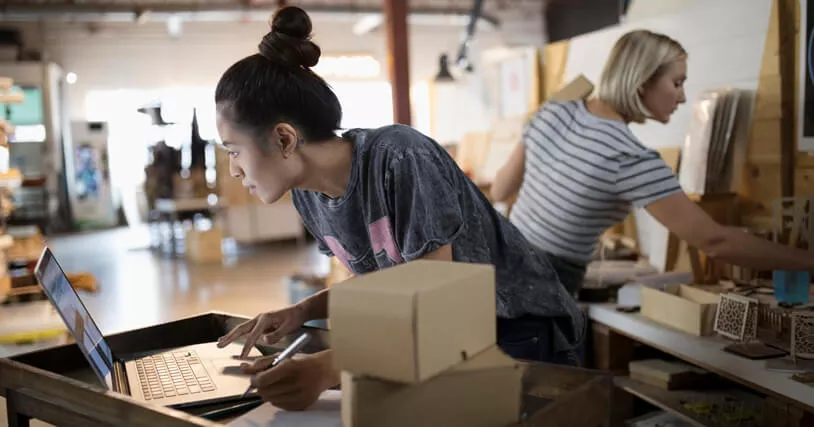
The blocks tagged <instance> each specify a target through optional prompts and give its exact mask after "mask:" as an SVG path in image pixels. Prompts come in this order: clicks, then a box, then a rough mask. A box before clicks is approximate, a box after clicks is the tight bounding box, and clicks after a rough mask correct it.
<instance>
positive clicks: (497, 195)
mask: <svg viewBox="0 0 814 427" xmlns="http://www.w3.org/2000/svg"><path fill="white" fill-rule="evenodd" d="M489 197H491V199H492V200H493V201H495V202H501V203H502V202H505V201H507V200H508V199H509V197H511V196H510V195H509V194H508V191H506V188H505V186H501V185H498V183H497V182H495V183H493V184H492V186H491V188H489Z"/></svg>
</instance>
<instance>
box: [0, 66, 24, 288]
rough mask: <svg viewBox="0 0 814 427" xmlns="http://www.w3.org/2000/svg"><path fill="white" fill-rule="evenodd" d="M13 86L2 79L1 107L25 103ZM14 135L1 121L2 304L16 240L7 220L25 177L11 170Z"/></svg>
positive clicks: (0, 237) (0, 275) (11, 81)
mask: <svg viewBox="0 0 814 427" xmlns="http://www.w3.org/2000/svg"><path fill="white" fill-rule="evenodd" d="M13 84H14V80H13V79H10V78H8V77H0V106H3V107H5V106H6V105H7V104H12V103H21V102H23V99H24V98H23V94H22V93H12V92H11V87H12V85H13ZM13 133H14V126H13V125H12V124H11V123H8V122H7V121H5V120H3V119H0V150H4V151H5V152H6V153H5V154H6V155H5V161H3V162H2V164H0V302H2V301H4V300H5V299H6V297H7V295H8V294H9V292H11V276H10V275H9V272H8V260H7V259H6V251H7V250H8V249H9V248H11V247H12V246H13V244H14V239H12V238H11V237H10V236H9V235H8V233H6V220H7V219H8V217H9V216H10V215H11V212H12V211H13V210H14V205H13V203H12V201H11V200H12V199H11V197H12V195H13V193H14V192H15V191H17V189H19V188H20V186H21V185H22V182H23V176H22V174H21V173H20V171H19V170H17V169H9V155H8V150H9V136H10V135H11V134H13ZM1 158H2V157H0V159H1Z"/></svg>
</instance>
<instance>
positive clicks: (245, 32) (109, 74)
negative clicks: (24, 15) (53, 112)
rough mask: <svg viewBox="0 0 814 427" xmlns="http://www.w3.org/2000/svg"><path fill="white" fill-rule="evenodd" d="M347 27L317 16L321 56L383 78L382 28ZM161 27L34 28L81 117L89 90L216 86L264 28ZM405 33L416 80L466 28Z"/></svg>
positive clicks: (486, 40)
mask: <svg viewBox="0 0 814 427" xmlns="http://www.w3.org/2000/svg"><path fill="white" fill-rule="evenodd" d="M351 26H352V23H342V22H315V23H314V33H315V37H314V41H315V42H316V43H317V44H319V45H320V46H321V47H322V51H323V55H339V54H371V55H374V56H375V57H377V58H378V59H379V61H380V63H381V65H382V76H381V77H382V79H387V70H386V64H387V61H386V39H385V35H384V32H382V31H380V30H379V31H376V32H373V33H370V34H368V35H365V36H356V35H354V34H353V32H352V31H351ZM165 28H166V27H165V26H164V25H162V24H160V23H147V24H143V25H136V24H121V23H108V24H103V26H102V27H101V29H99V30H98V31H97V32H95V33H92V32H91V31H89V30H88V28H87V26H86V25H84V24H65V23H51V24H46V25H45V26H44V28H39V29H38V30H39V31H42V33H43V34H44V36H42V40H43V44H44V46H45V49H46V52H47V55H48V57H49V58H50V59H51V60H54V61H56V62H58V63H60V64H61V65H62V66H63V67H64V69H65V70H66V71H72V72H75V73H76V74H77V75H78V76H79V80H78V81H77V83H76V84H75V85H72V86H70V87H69V88H68V99H69V105H70V115H71V118H72V119H82V118H83V117H84V105H83V103H84V96H85V94H86V93H87V92H88V91H89V90H93V89H117V88H160V87H171V86H178V85H185V86H213V85H215V84H216V83H217V80H218V78H219V77H220V75H221V73H223V71H225V70H226V68H228V67H229V65H231V64H232V63H234V62H235V61H237V60H238V59H240V58H242V57H244V56H246V55H248V54H251V53H254V52H256V50H257V44H258V43H259V41H260V39H261V38H262V36H263V35H264V34H265V33H266V32H267V31H268V26H267V24H265V23H263V22H246V23H237V22H234V23H211V22H207V23H201V22H190V23H185V24H184V26H183V33H182V35H181V36H180V37H179V38H178V39H172V38H170V37H169V36H168V35H167V32H166V29H165ZM410 32H411V34H410V41H409V42H410V61H411V67H410V72H411V75H410V77H411V80H412V82H413V83H415V82H418V81H420V80H423V79H427V78H430V77H432V76H434V75H435V73H437V72H438V56H439V54H440V53H442V52H448V53H450V54H453V55H454V54H455V53H456V51H457V47H458V45H459V43H460V40H461V37H462V32H463V29H462V28H457V27H451V26H443V27H440V26H418V25H411V26H410ZM30 38H32V39H34V40H36V37H34V36H31V37H30ZM498 43H499V38H498V37H497V34H496V33H495V32H487V31H483V32H482V33H481V34H480V37H479V39H478V46H479V47H482V48H488V47H490V46H494V45H496V44H498Z"/></svg>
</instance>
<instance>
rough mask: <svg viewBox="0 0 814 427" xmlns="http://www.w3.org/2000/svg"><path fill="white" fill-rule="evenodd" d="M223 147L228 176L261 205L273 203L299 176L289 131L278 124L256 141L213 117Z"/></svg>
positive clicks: (293, 137) (293, 134)
mask: <svg viewBox="0 0 814 427" xmlns="http://www.w3.org/2000/svg"><path fill="white" fill-rule="evenodd" d="M216 121H217V126H218V132H219V133H220V138H221V141H223V147H224V148H225V149H226V150H228V152H229V174H230V175H232V176H233V177H234V178H238V179H240V180H241V181H242V183H243V186H244V187H246V188H247V189H248V190H249V192H250V193H251V194H253V195H254V196H256V197H257V198H259V199H260V200H261V201H262V202H263V203H274V202H276V201H277V200H279V199H280V198H281V197H282V196H283V195H284V194H285V193H286V192H287V191H289V190H291V189H292V188H294V187H295V185H296V184H297V183H298V182H299V181H300V179H299V177H300V176H301V175H302V170H303V168H302V161H301V159H300V158H299V156H298V155H297V152H296V150H297V143H296V142H297V135H296V131H295V130H294V128H293V127H291V126H290V125H288V124H285V123H283V124H279V125H277V126H275V127H274V129H272V130H271V131H269V132H268V134H267V135H266V136H264V138H265V140H261V141H258V140H257V136H255V135H253V134H251V133H248V132H246V131H243V130H241V129H240V128H238V127H236V126H234V125H233V124H232V122H231V121H230V120H228V119H227V118H225V117H223V116H222V115H221V114H220V112H218V114H217V119H216Z"/></svg>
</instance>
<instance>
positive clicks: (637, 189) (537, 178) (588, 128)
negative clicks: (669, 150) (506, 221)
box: [510, 100, 681, 262]
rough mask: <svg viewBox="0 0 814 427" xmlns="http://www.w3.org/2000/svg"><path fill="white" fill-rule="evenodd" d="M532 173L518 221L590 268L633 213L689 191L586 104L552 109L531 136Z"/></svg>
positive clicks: (542, 242) (514, 217) (531, 236)
mask: <svg viewBox="0 0 814 427" xmlns="http://www.w3.org/2000/svg"><path fill="white" fill-rule="evenodd" d="M523 144H524V145H525V155H526V163H525V173H524V176H523V185H522V186H521V187H520V194H519V195H518V198H517V202H516V203H515V205H514V206H513V207H512V210H511V214H510V220H511V222H512V223H513V224H514V225H515V226H516V227H517V228H519V229H520V231H521V232H522V233H523V235H525V237H526V239H528V240H529V242H531V243H532V244H533V245H535V246H537V247H538V248H540V249H542V250H544V251H546V252H549V253H551V254H553V255H556V256H559V257H563V258H565V259H571V260H575V261H581V262H588V261H590V260H591V258H592V257H593V254H594V252H595V250H596V245H597V243H598V241H599V238H600V236H601V235H602V233H604V232H605V230H607V229H608V228H609V227H611V226H612V225H614V224H616V223H618V222H619V221H622V220H624V219H625V217H626V216H627V215H628V213H629V212H630V208H631V206H636V207H644V206H647V205H648V204H650V203H651V202H654V201H656V200H658V199H660V198H663V197H665V196H668V195H671V194H674V193H677V192H679V191H681V187H680V186H679V183H678V180H677V179H676V177H675V175H674V174H673V171H672V170H671V169H670V168H669V167H667V165H666V164H665V163H664V161H663V160H662V158H661V156H660V155H659V153H658V152H657V151H655V150H652V149H650V148H647V147H645V146H644V145H643V144H642V143H641V142H639V140H638V139H637V138H636V136H635V135H633V132H631V131H630V129H629V128H628V126H627V125H626V124H624V123H622V122H619V121H615V120H608V119H603V118H600V117H598V116H595V115H593V114H591V113H590V112H589V111H588V109H587V108H586V107H585V103H584V102H583V101H581V100H580V101H568V102H553V101H552V102H547V103H545V104H544V105H543V106H542V107H541V108H540V110H539V111H537V113H536V114H535V115H534V117H532V119H531V120H530V121H529V123H528V125H527V126H526V129H525V131H524V133H523Z"/></svg>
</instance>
